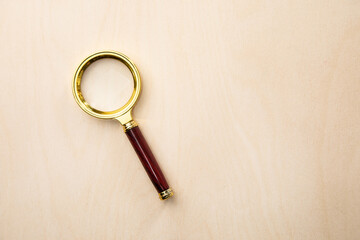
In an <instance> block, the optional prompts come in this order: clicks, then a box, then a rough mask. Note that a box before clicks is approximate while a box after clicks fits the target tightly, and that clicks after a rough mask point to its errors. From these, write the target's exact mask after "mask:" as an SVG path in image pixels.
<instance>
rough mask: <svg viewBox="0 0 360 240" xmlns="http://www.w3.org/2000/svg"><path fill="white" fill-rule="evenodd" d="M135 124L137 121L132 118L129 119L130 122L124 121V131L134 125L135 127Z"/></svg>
mask: <svg viewBox="0 0 360 240" xmlns="http://www.w3.org/2000/svg"><path fill="white" fill-rule="evenodd" d="M137 126H138V124H137V122H135V121H134V120H131V121H130V122H128V123H125V124H124V125H123V127H124V132H127V131H128V130H130V129H132V128H134V127H137Z"/></svg>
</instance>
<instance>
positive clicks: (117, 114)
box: [72, 51, 174, 200]
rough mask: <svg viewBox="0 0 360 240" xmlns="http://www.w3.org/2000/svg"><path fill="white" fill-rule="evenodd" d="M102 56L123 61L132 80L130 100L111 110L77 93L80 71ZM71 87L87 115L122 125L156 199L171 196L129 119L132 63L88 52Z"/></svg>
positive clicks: (122, 57) (113, 54)
mask: <svg viewBox="0 0 360 240" xmlns="http://www.w3.org/2000/svg"><path fill="white" fill-rule="evenodd" d="M102 58H112V59H116V60H118V61H120V62H121V63H123V64H125V66H126V67H127V68H128V69H129V70H130V72H131V75H132V77H133V80H134V89H133V92H132V95H131V97H130V99H129V100H128V101H127V103H126V104H125V105H124V106H122V107H121V108H118V109H116V110H114V111H101V110H98V109H95V108H93V107H91V106H90V105H89V104H88V103H87V102H86V100H85V98H84V97H83V95H82V93H81V79H82V76H83V74H84V71H85V70H86V68H87V67H89V66H90V64H91V63H93V62H95V61H97V60H99V59H102ZM72 88H73V89H72V90H73V94H74V97H75V100H76V102H77V104H78V105H79V106H80V108H81V109H82V110H84V111H85V112H86V113H87V114H89V115H91V116H93V117H96V118H100V119H115V120H118V121H119V122H120V123H121V125H122V126H123V128H124V132H125V133H126V135H127V137H128V138H129V141H130V142H131V145H132V146H133V147H134V150H135V152H136V154H137V155H138V157H139V159H140V161H141V163H142V165H143V166H144V168H145V170H146V172H147V174H148V176H149V178H150V180H151V181H152V183H153V184H154V186H155V188H156V190H157V191H158V193H159V198H160V199H161V200H165V199H168V198H170V197H171V196H173V195H174V193H173V190H172V189H171V188H170V187H169V185H168V183H167V181H166V179H165V176H164V174H163V173H162V171H161V169H160V167H159V165H158V163H157V161H156V159H155V157H154V155H153V153H152V152H151V150H150V147H149V145H148V144H147V142H146V140H145V138H144V136H143V135H142V133H141V131H140V128H139V126H138V124H137V123H136V122H135V121H134V120H133V118H132V114H131V112H132V109H133V107H134V105H135V103H136V100H137V99H138V97H139V94H140V90H141V80H140V74H139V71H138V69H137V68H136V66H135V64H134V63H133V62H132V61H131V60H130V59H129V58H128V57H127V56H125V55H124V54H122V53H119V52H113V51H104V52H98V53H95V54H92V55H90V56H89V57H87V58H86V59H85V60H84V61H83V62H82V63H81V64H80V66H79V67H78V69H77V70H76V73H75V76H74V81H73V85H72Z"/></svg>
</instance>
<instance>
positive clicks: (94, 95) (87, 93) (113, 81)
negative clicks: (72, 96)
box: [81, 58, 134, 111]
mask: <svg viewBox="0 0 360 240" xmlns="http://www.w3.org/2000/svg"><path fill="white" fill-rule="evenodd" d="M132 78H133V77H132V75H131V72H130V70H129V69H128V68H127V67H126V65H124V64H123V63H121V62H120V61H118V60H116V59H111V58H104V59H100V60H98V61H95V62H93V63H92V64H91V65H89V67H88V68H87V69H86V71H85V72H84V75H83V77H82V83H81V92H82V95H83V97H84V99H85V101H86V102H87V103H88V104H89V105H90V106H92V107H93V108H96V109H99V110H101V111H114V110H116V109H118V108H120V107H121V106H124V105H125V103H126V102H127V101H128V100H129V99H130V97H131V94H132V90H133V88H134V83H133V79H132Z"/></svg>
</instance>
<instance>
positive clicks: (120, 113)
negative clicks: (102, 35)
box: [72, 51, 141, 125]
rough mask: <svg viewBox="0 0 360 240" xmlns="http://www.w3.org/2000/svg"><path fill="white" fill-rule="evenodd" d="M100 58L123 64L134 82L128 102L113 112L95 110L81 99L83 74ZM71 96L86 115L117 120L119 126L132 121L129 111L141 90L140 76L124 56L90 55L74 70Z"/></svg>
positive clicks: (133, 65)
mask: <svg viewBox="0 0 360 240" xmlns="http://www.w3.org/2000/svg"><path fill="white" fill-rule="evenodd" d="M102 58H113V59H116V60H119V61H120V62H122V63H123V64H125V65H126V66H127V67H128V69H129V70H130V72H131V74H132V76H133V80H134V89H133V92H132V95H131V97H130V99H129V100H128V102H127V103H126V104H125V105H124V106H122V107H121V108H118V109H116V110H114V111H108V112H105V111H101V110H98V109H95V108H93V107H91V106H90V105H89V104H88V103H87V102H86V100H85V98H84V97H83V95H82V93H81V79H82V76H83V74H84V71H85V70H86V68H87V67H89V66H90V64H91V63H93V62H95V61H97V60H99V59H102ZM72 87H73V95H74V97H75V100H76V102H77V104H78V105H79V106H80V108H81V109H82V110H84V111H85V112H86V113H87V114H89V115H91V116H93V117H96V118H101V119H117V120H119V121H120V122H121V124H123V125H124V124H126V123H127V122H129V121H131V120H132V117H131V110H132V108H133V106H134V105H135V103H136V100H137V99H138V97H139V95H140V90H141V80H140V74H139V71H138V69H137V68H136V66H135V64H134V63H133V62H132V61H131V60H130V59H129V58H128V57H127V56H125V55H124V54H122V53H119V52H114V51H103V52H98V53H95V54H92V55H90V56H89V57H87V58H86V59H85V60H84V61H83V62H82V63H81V64H80V66H79V67H78V69H77V70H76V73H75V76H74V81H73V86H72Z"/></svg>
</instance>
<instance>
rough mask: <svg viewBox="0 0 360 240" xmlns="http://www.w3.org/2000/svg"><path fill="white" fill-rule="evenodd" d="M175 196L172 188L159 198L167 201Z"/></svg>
mask: <svg viewBox="0 0 360 240" xmlns="http://www.w3.org/2000/svg"><path fill="white" fill-rule="evenodd" d="M173 195H174V192H173V190H172V189H171V188H169V189H166V190H165V191H163V192H161V193H159V198H160V199H161V200H166V199H168V198H170V197H172V196H173Z"/></svg>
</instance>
